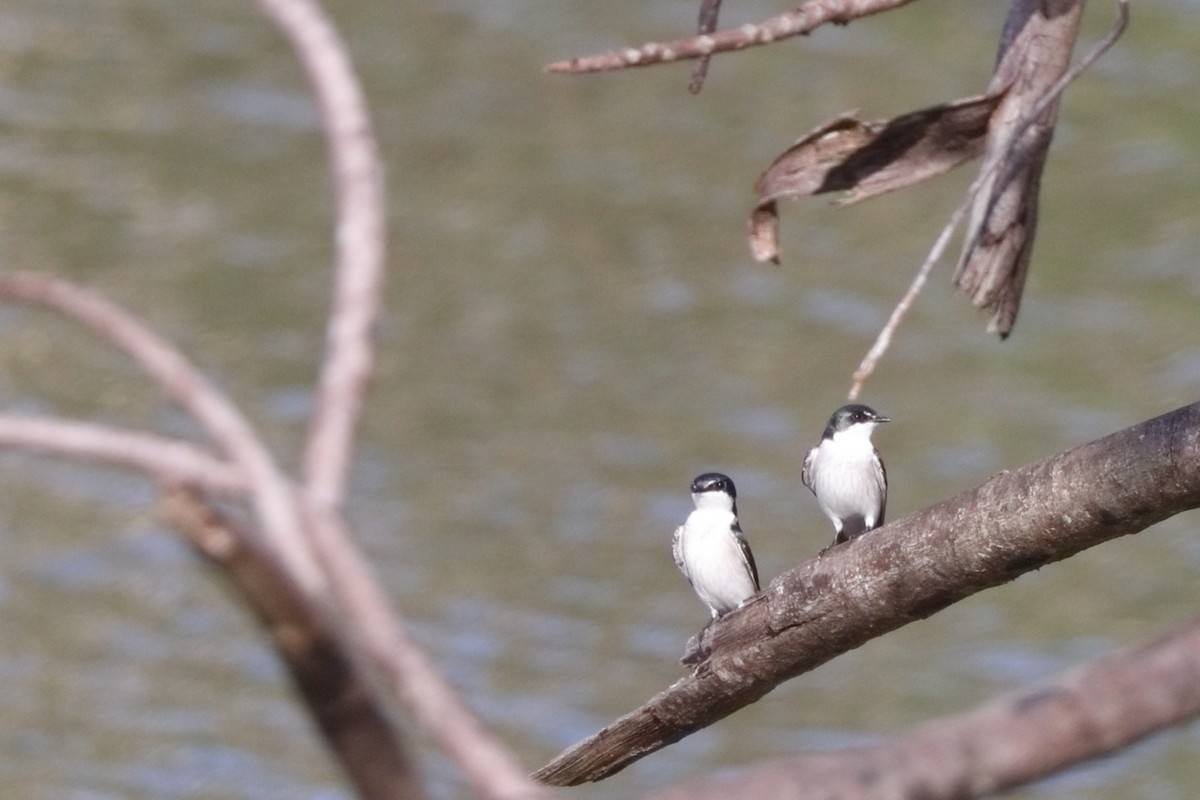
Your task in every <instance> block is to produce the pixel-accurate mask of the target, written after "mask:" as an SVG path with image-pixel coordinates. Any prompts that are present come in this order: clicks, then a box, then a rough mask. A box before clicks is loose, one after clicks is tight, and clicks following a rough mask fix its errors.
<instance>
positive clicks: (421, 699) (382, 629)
mask: <svg viewBox="0 0 1200 800" xmlns="http://www.w3.org/2000/svg"><path fill="white" fill-rule="evenodd" d="M310 511H311V513H309V514H306V515H305V516H306V519H307V520H308V521H309V522H310V523H311V525H312V528H311V529H310V533H311V540H312V542H313V543H314V545H315V546H316V548H317V551H318V554H319V558H320V561H321V564H322V565H323V566H324V567H325V569H326V571H327V574H328V575H329V579H330V582H331V584H332V585H333V589H334V593H335V594H336V595H337V599H338V603H339V605H340V607H341V609H342V611H343V613H344V614H345V616H346V618H347V619H348V620H351V621H352V624H353V625H354V626H355V627H354V633H353V635H354V639H355V644H356V645H357V646H358V649H359V652H361V653H365V654H366V656H367V658H368V659H369V660H370V666H371V669H372V671H373V672H374V673H375V674H376V675H378V676H379V677H380V679H381V681H382V682H383V684H384V685H385V686H386V687H387V688H388V689H389V691H390V692H391V693H392V695H393V696H395V697H399V698H400V699H401V700H402V701H403V702H404V704H405V705H406V706H407V707H408V708H409V710H410V711H411V712H412V714H413V716H414V717H415V718H416V719H417V721H418V722H419V723H420V724H421V727H422V728H423V729H424V730H425V731H427V732H428V733H429V735H430V736H432V737H433V739H434V740H435V741H436V742H437V743H438V745H439V746H440V747H441V748H442V750H443V751H444V752H445V753H446V754H447V755H448V756H449V757H450V758H451V759H452V760H453V761H454V763H456V764H457V765H458V766H459V767H460V768H461V769H462V770H463V773H464V774H465V776H466V777H467V779H468V780H469V781H470V783H471V785H472V786H473V787H474V788H475V789H476V790H477V791H478V793H479V795H480V796H482V797H485V798H489V799H490V800H518V799H519V798H530V799H531V800H532V799H533V798H545V797H548V796H549V792H548V790H547V789H546V788H545V787H543V786H541V785H539V784H537V783H535V782H534V781H533V779H532V778H530V777H529V776H528V774H527V773H526V771H525V770H524V769H522V767H521V765H520V764H519V763H517V761H516V760H515V759H514V758H513V756H512V755H511V753H510V752H509V750H508V749H507V748H506V747H505V746H504V745H503V744H502V743H501V742H500V741H499V740H497V739H496V738H495V737H494V736H492V735H491V734H490V733H489V732H488V730H487V728H486V726H485V725H484V724H483V723H482V721H480V719H479V718H478V717H477V716H476V715H475V714H474V712H472V711H471V709H470V708H468V707H467V705H466V704H465V703H464V702H463V701H462V699H461V697H460V696H459V694H458V692H457V691H456V690H455V689H454V687H452V686H451V685H450V684H449V683H447V681H446V679H445V678H443V677H442V675H441V674H440V673H439V672H438V670H437V668H436V667H435V666H434V664H433V663H432V662H431V661H430V660H429V657H428V656H427V655H426V654H425V653H424V651H423V650H422V649H421V647H420V646H419V645H418V644H417V643H416V642H414V641H413V640H412V639H411V638H410V637H409V635H408V633H407V631H406V630H405V628H404V624H403V620H402V617H401V616H400V615H399V614H397V613H395V611H394V609H393V608H392V607H391V604H390V603H389V602H388V599H387V597H386V596H385V595H384V594H383V592H382V590H381V589H380V588H379V584H378V583H377V582H376V580H375V578H374V576H373V575H372V572H371V569H370V567H369V566H368V565H367V564H366V562H365V561H364V560H363V558H362V555H361V551H359V550H358V548H356V547H355V546H354V545H353V543H352V542H351V540H350V534H349V532H348V531H347V530H346V528H345V523H344V522H343V521H342V518H341V516H340V515H338V514H332V513H325V512H323V511H322V510H321V509H318V508H315V507H311V508H310Z"/></svg>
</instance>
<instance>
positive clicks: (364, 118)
mask: <svg viewBox="0 0 1200 800" xmlns="http://www.w3.org/2000/svg"><path fill="white" fill-rule="evenodd" d="M259 5H261V6H262V8H263V10H264V11H265V12H266V13H267V15H268V16H270V17H271V19H272V20H273V21H274V22H275V24H276V25H277V26H278V27H279V29H280V30H281V31H283V33H284V35H285V36H287V37H288V39H289V41H290V42H291V44H292V47H293V49H294V50H295V52H296V55H297V57H298V58H299V59H300V61H301V63H303V64H304V67H305V70H306V71H307V73H308V78H309V81H310V83H311V84H312V87H313V91H314V92H315V93H316V95H317V99H318V102H319V105H320V109H321V115H322V118H323V120H324V129H325V131H326V137H327V148H326V149H327V152H328V153H329V159H330V162H331V164H332V170H333V182H334V188H335V192H336V198H337V237H336V243H337V265H336V270H335V277H334V280H335V287H334V299H333V307H332V310H331V312H330V316H329V322H328V324H327V326H326V332H325V343H326V351H325V358H324V360H323V361H322V365H321V377H320V381H319V383H318V387H317V399H316V404H315V407H314V411H313V415H312V419H311V420H310V423H309V429H308V442H307V446H306V449H305V453H304V488H305V491H306V492H307V494H308V496H309V498H310V499H311V501H312V502H313V503H315V504H316V505H318V506H320V507H325V508H331V509H337V508H339V507H340V506H341V505H342V503H344V502H345V495H346V484H347V481H348V477H349V471H350V463H351V460H352V456H353V451H354V434H355V431H356V430H357V428H358V423H359V419H360V417H361V415H362V408H363V402H364V398H365V396H366V390H367V383H368V380H369V379H370V375H371V369H372V365H373V363H374V360H375V327H376V323H377V320H378V317H379V308H380V301H381V296H382V293H383V277H384V249H385V239H386V232H385V229H386V222H385V219H384V188H383V168H382V166H381V164H380V161H379V148H378V145H377V144H376V141H375V135H374V133H373V132H372V128H371V118H370V115H369V113H368V111H367V103H366V99H365V97H364V96H363V91H362V87H361V85H360V83H359V81H358V78H357V76H356V75H355V73H354V67H353V65H352V64H351V63H350V58H349V56H348V55H347V54H346V48H345V45H344V44H343V43H342V40H341V38H340V37H339V36H338V33H337V30H336V29H335V28H334V26H333V24H332V22H330V20H329V18H328V17H327V16H326V14H325V12H324V11H322V9H321V7H320V5H318V4H317V3H316V2H313V0H259Z"/></svg>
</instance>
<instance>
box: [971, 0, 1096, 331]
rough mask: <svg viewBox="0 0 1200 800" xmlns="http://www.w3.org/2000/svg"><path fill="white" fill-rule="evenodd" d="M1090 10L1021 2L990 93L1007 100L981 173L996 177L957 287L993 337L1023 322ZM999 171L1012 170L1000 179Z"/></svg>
mask: <svg viewBox="0 0 1200 800" xmlns="http://www.w3.org/2000/svg"><path fill="white" fill-rule="evenodd" d="M1083 6H1084V3H1083V0H1016V2H1014V3H1013V5H1012V8H1011V10H1010V11H1009V17H1008V20H1007V21H1006V23H1005V34H1004V44H1003V46H1002V47H1003V49H1002V54H1001V57H1000V63H999V64H998V65H997V66H996V72H995V74H994V75H993V76H992V82H991V85H990V86H989V92H990V93H1003V99H1002V100H1001V102H1000V105H999V106H998V107H997V109H996V113H995V114H994V115H993V116H992V122H991V126H990V129H989V133H988V153H987V155H985V157H984V161H983V166H982V168H981V172H982V173H990V174H991V175H992V177H991V178H990V180H989V181H988V184H986V185H985V187H984V189H983V190H982V191H981V192H980V193H979V194H978V195H977V197H976V199H975V207H974V209H973V211H972V214H971V220H970V222H968V224H967V231H966V236H965V239H966V245H965V247H964V249H963V253H962V256H961V258H960V259H959V264H958V268H957V269H956V270H955V274H954V285H955V286H957V287H958V288H959V290H960V291H962V292H964V293H965V294H968V295H970V296H971V301H972V303H974V304H975V306H976V307H977V308H983V309H986V310H988V311H990V312H992V317H991V320H990V321H989V323H988V330H989V331H990V332H992V333H995V334H997V335H999V336H1000V338H1002V339H1003V338H1006V337H1007V336H1008V335H1009V333H1011V332H1012V327H1013V324H1014V323H1015V322H1016V319H1017V312H1018V311H1019V309H1020V306H1021V294H1022V292H1023V290H1024V288H1025V275H1026V273H1027V272H1028V269H1029V259H1030V257H1031V255H1032V253H1033V242H1034V238H1035V235H1036V232H1037V218H1038V214H1037V211H1038V193H1039V190H1040V188H1041V178H1042V168H1043V166H1044V165H1045V162H1046V155H1047V153H1048V151H1049V149H1050V141H1051V139H1052V138H1053V137H1054V125H1055V122H1056V121H1057V117H1058V101H1057V96H1056V95H1051V89H1052V87H1053V86H1054V85H1055V84H1056V83H1057V82H1058V81H1059V79H1060V78H1062V77H1063V76H1064V75H1065V74H1066V73H1067V70H1068V67H1069V66H1070V59H1071V50H1072V47H1073V45H1074V42H1075V38H1076V37H1077V36H1078V34H1079V24H1080V21H1081V20H1082V18H1083ZM1064 85H1065V84H1064ZM1046 96H1054V97H1055V99H1054V100H1053V101H1052V102H1050V103H1049V105H1048V107H1046V108H1045V109H1044V111H1042V113H1041V115H1040V116H1039V117H1037V118H1035V121H1034V123H1033V124H1028V123H1026V124H1025V127H1024V130H1023V133H1021V134H1019V135H1013V133H1012V132H1013V130H1014V129H1015V128H1016V127H1017V126H1019V125H1022V123H1023V120H1025V119H1026V118H1027V116H1028V112H1029V111H1030V109H1032V108H1033V107H1034V106H1035V105H1037V104H1038V102H1039V101H1040V100H1042V98H1043V97H1046ZM1014 142H1015V144H1014ZM995 163H1004V167H1002V168H1001V169H1000V170H995V171H993V170H991V167H992V165H993V164H995Z"/></svg>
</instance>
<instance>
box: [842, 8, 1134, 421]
mask: <svg viewBox="0 0 1200 800" xmlns="http://www.w3.org/2000/svg"><path fill="white" fill-rule="evenodd" d="M1128 24H1129V4H1128V2H1127V0H1118V2H1117V19H1116V21H1115V22H1114V23H1113V27H1112V29H1110V30H1109V32H1108V35H1107V36H1105V37H1104V39H1102V40H1101V41H1100V42H1099V43H1097V44H1096V46H1095V47H1093V48H1092V49H1091V50H1090V51H1088V54H1087V55H1086V56H1084V57H1083V58H1082V59H1081V60H1080V62H1079V63H1078V64H1076V65H1075V66H1074V67H1072V68H1071V69H1070V70H1069V71H1068V72H1067V73H1066V74H1064V75H1063V76H1062V77H1061V78H1059V80H1058V81H1057V82H1056V83H1055V84H1054V85H1053V86H1051V87H1050V89H1048V90H1047V91H1046V94H1044V95H1042V96H1041V97H1040V98H1038V101H1037V102H1036V103H1035V104H1034V106H1033V108H1032V109H1030V110H1029V112H1028V114H1026V116H1025V118H1024V119H1022V120H1021V121H1020V122H1019V123H1018V124H1017V125H1015V126H1014V127H1013V128H1012V129H1011V130H1010V131H1009V136H1008V139H1007V143H1008V144H1007V147H1006V149H1005V150H1003V151H1002V152H1001V153H1000V154H999V155H998V157H996V158H994V159H992V160H991V163H990V164H987V165H985V166H984V168H982V169H981V170H980V172H979V175H977V176H976V178H975V180H974V181H972V182H971V186H970V187H969V188H968V189H967V193H966V195H965V196H964V197H963V201H962V203H960V204H959V206H958V208H956V209H955V210H954V213H953V214H951V215H950V219H949V220H948V221H947V222H946V225H945V226H944V227H943V228H942V232H941V233H940V234H939V235H938V238H937V240H936V241H935V242H934V244H933V247H932V248H930V251H929V254H928V255H927V256H926V257H925V261H924V262H923V263H922V264H921V266H920V268H919V269H918V270H917V276H916V278H914V279H913V282H912V284H911V285H910V286H909V288H908V291H907V292H905V294H904V297H902V298H901V299H900V302H899V303H897V304H896V307H895V309H893V310H892V315H891V316H890V317H889V318H888V321H887V323H886V324H885V325H884V326H883V329H882V330H881V331H880V332H879V336H878V337H877V338H876V339H875V343H874V344H873V345H872V346H871V349H870V350H869V351H868V352H867V355H866V356H865V357H864V358H863V360H862V363H860V364H859V366H858V369H857V370H855V372H854V375H853V377H852V379H851V385H850V394H849V398H850V399H851V400H854V399H855V398H857V397H858V394H859V392H860V391H862V387H863V384H864V383H866V380H867V378H869V377H870V376H871V373H872V372H874V371H875V366H876V364H878V363H879V359H881V358H882V357H883V355H884V353H886V352H887V349H888V346H889V345H890V344H891V341H892V335H893V334H894V333H895V331H896V328H897V327H899V325H900V321H901V320H902V319H903V318H904V316H905V315H906V314H907V313H908V311H909V309H910V308H912V305H913V303H915V302H916V299H917V296H918V295H919V294H920V293H921V289H922V288H923V287H924V286H925V282H926V280H927V279H928V278H929V273H930V272H931V271H932V270H933V266H934V264H936V263H937V262H938V260H940V259H941V257H942V253H943V252H945V249H946V245H947V244H948V243H949V241H950V235H951V234H952V233H953V232H954V230H955V229H956V228H957V227H958V224H959V223H960V222H961V221H962V219H963V217H964V216H965V215H966V213H967V211H968V210H969V209H971V208H975V207H977V206H976V203H977V202H978V197H979V192H980V190H981V189H982V188H983V186H984V185H990V186H993V187H994V186H995V185H997V182H996V175H997V173H998V172H999V171H1000V170H1001V169H1008V168H1009V167H1010V165H1011V163H1012V151H1013V149H1014V148H1015V147H1016V146H1017V142H1018V141H1020V138H1021V136H1022V135H1023V134H1024V133H1025V131H1026V130H1027V129H1028V128H1029V127H1030V126H1032V125H1033V124H1035V123H1036V122H1037V120H1038V119H1039V118H1041V116H1042V114H1043V113H1044V112H1045V111H1046V110H1047V109H1048V108H1049V107H1050V106H1051V105H1052V104H1054V103H1056V102H1058V98H1059V97H1060V96H1061V95H1062V93H1063V92H1064V91H1066V89H1067V86H1069V85H1070V84H1071V82H1072V81H1074V80H1075V79H1076V78H1078V77H1079V76H1080V75H1082V74H1083V73H1084V71H1086V70H1087V69H1088V68H1089V67H1091V65H1092V64H1094V63H1095V62H1096V59H1098V58H1100V56H1102V55H1104V53H1106V52H1107V51H1108V48H1110V47H1112V46H1113V44H1115V43H1116V41H1117V39H1119V38H1121V34H1122V33H1124V31H1125V27H1126V26H1127V25H1128ZM1004 183H1005V181H1004V180H1001V181H999V184H1001V185H1002V184H1004ZM995 199H996V195H994V194H993V200H995ZM989 205H990V204H989ZM990 213H991V212H990V210H989V211H986V212H985V214H984V216H988V215H990ZM981 233H982V227H981V226H976V228H975V233H974V235H973V236H972V237H971V238H969V239H968V240H967V241H966V242H965V243H964V252H965V251H969V250H972V249H974V247H975V246H976V244H978V238H979V236H980V235H981ZM1013 319H1014V320H1015V319H1016V317H1015V316H1014V317H1013ZM1010 329H1011V327H1010Z"/></svg>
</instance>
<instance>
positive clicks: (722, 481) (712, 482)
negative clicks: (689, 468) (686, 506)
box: [692, 472, 737, 500]
mask: <svg viewBox="0 0 1200 800" xmlns="http://www.w3.org/2000/svg"><path fill="white" fill-rule="evenodd" d="M707 492H725V493H726V494H728V495H729V496H730V497H732V498H734V499H735V500H736V499H737V489H736V488H735V487H734V485H733V479H732V478H730V477H729V476H728V475H722V474H721V473H719V472H706V473H704V474H703V475H697V476H696V478H695V480H693V481H692V494H705V493H707Z"/></svg>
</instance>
